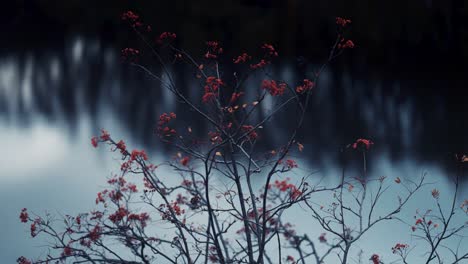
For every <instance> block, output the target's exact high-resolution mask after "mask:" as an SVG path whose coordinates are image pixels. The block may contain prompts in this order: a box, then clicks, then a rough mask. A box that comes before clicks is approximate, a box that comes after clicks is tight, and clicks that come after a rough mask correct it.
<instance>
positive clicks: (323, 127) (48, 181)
mask: <svg viewBox="0 0 468 264" xmlns="http://www.w3.org/2000/svg"><path fill="white" fill-rule="evenodd" d="M2 9H3V10H4V12H3V14H2V16H1V17H0V28H1V32H2V36H1V39H2V42H1V43H2V44H1V45H0V145H2V146H6V148H3V149H4V151H5V152H4V155H2V158H1V159H0V199H1V201H3V205H2V206H3V210H2V211H0V223H1V224H2V226H4V227H8V228H4V230H2V231H0V234H1V236H0V260H4V263H13V262H14V260H15V259H16V257H18V256H19V255H29V256H37V255H38V254H39V253H41V252H43V250H44V248H42V247H40V245H43V244H44V241H40V240H39V241H38V240H30V239H29V238H28V230H27V227H25V226H22V225H21V224H20V223H19V219H18V214H19V211H20V209H21V208H23V207H28V208H31V209H32V210H35V211H36V212H39V213H40V212H43V211H44V210H49V211H50V212H51V213H56V214H72V213H76V212H80V211H86V210H88V209H90V208H91V207H92V206H93V203H94V198H95V193H96V192H97V191H98V190H100V189H101V188H102V187H103V185H104V183H105V180H106V176H109V175H110V174H111V172H112V171H115V170H118V168H119V167H118V161H116V160H115V159H114V158H115V157H113V156H112V154H109V153H107V151H106V150H101V149H100V150H97V151H96V150H94V149H92V147H91V145H90V144H89V139H90V137H91V136H92V135H95V134H97V133H98V131H99V129H101V128H106V129H107V130H109V131H110V132H111V134H113V135H115V136H116V137H120V138H124V139H126V141H127V142H128V145H129V146H132V147H134V148H145V149H148V151H149V152H150V153H152V154H153V157H154V158H155V159H159V160H163V159H164V157H167V155H169V154H170V153H171V152H170V150H168V149H166V148H164V146H162V144H160V143H158V140H157V137H156V136H155V135H154V128H155V121H156V120H157V117H158V116H159V114H160V113H162V112H167V111H176V112H178V114H180V115H179V116H180V118H181V119H189V118H191V115H190V113H187V112H184V111H183V106H181V105H178V104H177V103H176V100H175V99H174V98H173V97H172V96H171V95H170V94H169V93H168V92H166V91H164V90H163V89H161V88H160V87H159V85H158V83H157V82H155V81H154V80H152V79H151V78H149V77H148V76H147V75H146V74H144V73H142V72H139V71H137V70H136V69H135V68H131V67H128V66H127V65H125V64H122V63H121V60H120V50H121V48H124V47H128V46H138V45H140V44H138V39H137V38H136V37H135V35H134V34H133V33H132V32H131V30H129V29H128V27H127V26H126V24H125V23H122V21H120V14H121V13H122V12H123V11H126V10H134V11H135V12H137V13H139V14H140V15H141V17H142V18H143V20H144V22H146V23H148V24H151V25H152V28H153V33H154V34H159V33H160V32H162V31H173V32H176V33H177V34H178V36H179V38H178V40H177V45H179V46H181V47H184V48H185V49H186V50H188V51H189V52H191V53H192V54H203V51H204V47H205V46H204V43H205V41H206V40H219V41H220V42H221V43H222V45H223V47H224V49H225V50H226V54H225V56H226V58H228V59H229V58H232V57H233V56H234V55H237V54H239V53H241V52H245V51H246V52H249V53H252V54H255V52H256V51H258V46H259V45H261V44H262V43H263V42H268V43H272V44H273V45H274V46H275V47H277V49H278V51H279V53H280V55H281V56H282V59H281V60H278V61H277V62H276V64H275V65H274V66H273V67H272V72H273V73H274V74H275V75H276V76H279V78H280V79H283V80H287V81H291V82H295V81H297V80H300V79H302V78H303V76H304V74H305V75H307V74H309V75H310V74H311V73H312V72H313V70H314V69H316V68H317V66H318V65H319V64H320V63H322V62H323V61H324V59H325V58H326V55H327V54H328V50H329V48H330V46H331V44H332V43H333V40H334V37H335V34H336V32H335V31H336V25H335V23H334V20H335V17H336V16H343V17H348V18H350V19H352V21H353V23H352V26H351V27H350V32H349V33H350V37H351V38H352V39H353V41H354V42H355V43H356V45H357V47H356V48H355V49H354V50H351V51H348V52H346V53H345V54H344V55H343V56H341V57H340V58H338V59H337V60H336V61H335V62H334V63H333V64H332V66H331V67H329V68H328V69H327V71H325V72H324V74H323V76H322V77H321V79H320V82H319V86H318V88H317V89H316V92H315V95H314V98H313V104H312V107H311V109H310V113H309V115H308V120H307V125H306V126H305V127H304V132H303V133H302V134H301V135H300V140H301V142H302V143H303V144H304V145H305V146H306V151H305V152H304V157H303V158H302V160H301V162H302V164H303V165H302V166H303V167H304V168H309V169H310V170H318V171H320V173H321V174H322V176H323V177H326V178H329V179H330V180H333V179H336V177H337V175H338V174H337V173H336V172H337V165H338V164H337V162H336V160H337V159H338V152H339V149H340V148H341V147H343V146H345V145H346V144H349V143H350V142H353V141H354V140H355V139H356V138H360V137H364V138H370V139H372V140H373V141H375V143H376V144H375V149H374V150H373V153H372V156H371V157H370V162H369V165H370V166H371V171H372V172H373V173H374V176H380V175H386V176H388V177H397V176H400V177H407V178H415V177H418V176H420V175H421V173H422V172H423V171H427V172H428V173H429V175H430V177H432V178H431V179H432V180H433V181H434V182H437V184H439V185H440V186H441V187H443V188H445V189H444V191H445V192H446V193H449V192H450V191H451V189H450V184H449V183H450V179H451V177H452V176H453V175H454V170H453V168H454V163H453V157H454V155H455V153H466V152H468V140H467V135H468V125H467V123H468V122H467V120H468V119H467V116H468V110H467V102H468V93H467V89H466V88H467V81H468V77H467V76H468V75H467V74H466V73H467V72H468V71H467V70H468V64H467V59H468V20H467V19H466V18H467V17H468V3H467V2H466V1H463V0H446V1H442V0H438V1H435V0H424V1H419V0H411V1H403V0H394V1H349V0H348V1H344V0H343V1H305V0H284V1H279V0H278V1H268V0H257V1H254V0H251V1H247V0H241V1H229V0H227V1H211V0H210V1H208V0H200V1H148V0H147V1H144V0H139V1H124V0H119V1H110V0H101V1H79V0H67V1H51V0H42V1H41V0H23V1H21V0H18V1H7V2H5V3H2ZM148 62H150V61H148ZM173 70H174V71H173V73H174V75H175V76H176V80H178V83H179V85H181V87H183V88H182V89H183V90H185V91H186V92H187V93H188V94H189V95H190V96H191V97H192V98H194V99H197V98H199V97H201V88H200V87H199V86H198V84H196V83H194V82H193V79H194V78H193V72H190V71H184V70H183V68H178V67H174V69H173ZM229 70H230V68H229V67H228V66H226V72H228V71H229ZM253 81H254V82H253V83H252V89H257V88H258V87H255V86H254V85H255V81H257V83H259V82H260V81H261V76H257V77H256V78H254V79H253ZM276 121H278V122H275V123H274V124H273V123H272V124H270V127H269V128H268V130H265V131H262V139H263V142H264V144H265V145H268V144H270V143H272V142H275V141H276V140H277V139H278V138H281V136H282V135H284V134H285V133H287V126H288V117H287V116H284V115H280V117H279V119H278V120H276ZM193 127H194V129H195V130H198V131H204V130H206V129H207V125H206V124H203V123H200V122H196V124H194V125H193ZM273 131H274V133H273ZM444 191H442V195H443V193H444ZM429 195H430V194H429V192H427V193H426V196H427V197H429ZM426 196H424V195H422V196H421V197H420V198H419V199H420V200H418V201H419V204H418V202H415V204H414V206H415V207H419V206H420V204H421V203H422V201H425V199H427V197H426ZM411 214H412V212H408V215H409V216H411ZM402 235H403V233H402ZM395 236H396V235H395ZM376 239H377V238H376ZM369 241H372V240H369ZM393 242H394V241H391V242H390V241H389V242H388V244H392V243H393ZM393 244H394V243H393ZM390 246H391V245H390ZM381 247H382V251H383V250H387V251H388V252H387V253H389V251H390V250H389V247H388V245H387V244H385V243H384V244H383V245H382V246H381ZM389 258H390V257H389ZM2 263H3V261H2Z"/></svg>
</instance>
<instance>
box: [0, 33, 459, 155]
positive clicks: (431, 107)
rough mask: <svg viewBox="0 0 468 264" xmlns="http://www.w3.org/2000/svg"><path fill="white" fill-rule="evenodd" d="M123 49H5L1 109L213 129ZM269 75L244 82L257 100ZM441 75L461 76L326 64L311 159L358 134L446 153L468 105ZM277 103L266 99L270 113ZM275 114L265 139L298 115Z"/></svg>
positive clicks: (183, 76)
mask: <svg viewBox="0 0 468 264" xmlns="http://www.w3.org/2000/svg"><path fill="white" fill-rule="evenodd" d="M117 54H118V51H116V50H115V49H113V48H110V47H104V46H102V45H101V43H100V42H99V41H94V40H87V39H82V38H75V39H74V40H73V41H70V42H69V43H68V44H67V45H65V47H62V48H56V49H53V50H45V51H43V52H32V53H28V54H22V55H8V56H3V57H2V58H1V59H0V80H1V82H0V102H1V110H2V114H1V117H2V118H6V119H7V120H8V119H10V121H15V122H21V123H23V124H26V125H27V124H28V122H29V121H31V120H33V119H34V118H36V117H37V116H43V117H46V118H47V119H48V120H50V121H52V122H53V121H54V120H55V121H57V122H60V120H65V122H64V124H65V125H66V126H69V128H70V130H69V131H70V133H71V134H73V133H74V131H75V128H76V126H77V123H78V121H79V119H80V118H82V117H83V116H89V117H91V119H92V122H93V126H94V127H95V129H96V130H98V129H100V128H101V125H100V124H101V123H102V119H103V118H106V116H105V112H103V111H104V109H110V110H111V111H112V112H113V113H115V114H116V116H118V118H119V120H116V121H115V122H121V123H122V124H124V127H126V128H127V129H128V131H130V134H131V135H132V137H134V138H136V139H141V140H142V142H143V143H146V144H152V143H154V142H156V141H157V140H158V139H157V137H156V136H155V135H154V128H155V121H156V120H157V118H158V116H159V114H161V113H162V112H167V111H175V112H177V113H178V116H179V117H180V119H181V120H186V121H190V123H191V124H192V127H193V129H194V131H197V132H198V133H200V135H203V134H204V133H205V132H206V131H207V130H208V129H209V127H207V124H206V123H204V122H197V119H196V116H194V113H192V112H190V111H186V110H185V112H180V111H181V110H180V109H181V108H183V107H181V105H180V104H177V102H176V100H175V99H174V97H173V96H172V95H171V94H170V93H168V92H167V90H165V89H161V87H159V85H158V83H157V81H155V80H152V79H151V78H150V77H149V76H148V75H146V74H145V73H143V72H140V71H137V70H136V69H135V68H131V67H129V66H126V65H122V64H121V63H120V59H119V57H118V56H117ZM156 71H157V69H156ZM225 72H231V69H225ZM272 73H273V76H278V79H282V80H286V81H288V82H289V83H292V84H294V83H298V82H299V81H300V80H301V78H302V76H300V74H298V70H297V67H296V66H294V65H293V64H290V63H287V62H286V63H283V64H281V65H279V66H278V67H275V68H273V69H272ZM173 74H174V76H175V78H174V79H175V80H176V83H177V85H179V86H180V87H182V90H185V91H186V94H188V96H190V97H192V98H193V99H194V100H195V101H200V98H201V89H202V88H201V87H200V86H199V85H198V83H196V82H194V81H193V80H196V79H195V78H194V77H193V75H194V74H193V73H192V72H191V71H190V70H187V69H186V68H183V67H181V68H177V67H175V68H174V69H173ZM262 78H263V77H262V76H261V75H254V76H252V77H251V79H250V82H248V83H247V85H248V86H249V88H248V89H247V91H248V92H247V94H248V96H250V97H251V98H253V96H254V95H255V92H254V91H255V90H256V89H259V87H260V85H259V84H260V82H261V80H262ZM443 83H445V84H446V85H453V88H457V87H458V86H457V85H458V83H457V82H441V81H439V82H433V83H429V81H409V80H401V81H399V80H395V79H386V77H385V75H378V74H376V75H375V76H372V75H371V76H368V75H366V76H362V77H360V76H359V75H351V74H350V73H349V72H346V71H345V72H344V73H342V72H341V71H340V70H330V71H327V72H325V73H324V75H323V76H322V78H321V83H320V84H319V86H318V88H316V90H315V95H314V96H313V104H312V106H311V108H310V111H309V117H308V119H309V120H308V122H307V124H306V126H305V128H304V132H303V133H302V134H301V135H300V137H299V138H300V139H301V140H302V143H304V144H306V145H310V146H311V148H310V149H309V151H310V153H309V154H308V157H310V159H314V160H320V159H321V158H323V157H322V155H321V153H330V152H336V150H338V149H339V148H340V147H342V146H344V145H346V144H347V143H349V142H352V141H353V140H355V139H356V138H359V137H367V138H371V139H373V140H374V141H375V142H377V148H379V146H380V148H381V150H382V151H388V152H389V153H390V154H391V157H392V158H401V157H403V156H405V155H410V154H411V155H416V156H415V157H416V158H418V159H422V160H431V159H434V160H438V159H440V158H441V157H446V156H448V155H449V154H450V153H451V151H456V150H457V147H458V148H460V149H462V148H463V147H465V146H466V145H467V144H466V139H463V138H461V135H462V133H463V132H466V131H467V129H466V124H464V122H462V120H464V119H463V117H464V116H466V113H464V112H463V111H458V112H457V111H456V110H457V109H458V110H462V109H461V108H460V106H459V105H457V102H459V101H457V100H460V99H459V98H455V99H450V100H452V102H453V100H454V102H455V105H454V104H449V103H448V102H450V101H448V99H449V97H448V96H449V95H450V93H441V92H434V91H435V89H434V88H437V87H439V86H440V85H441V84H443ZM415 86H416V87H415ZM419 86H423V87H419ZM250 87H251V88H250ZM249 91H250V94H249ZM251 100H253V99H251ZM267 101H268V100H267ZM272 107H273V106H269V105H266V106H265V112H264V113H263V114H266V112H267V110H268V109H271V108H272ZM453 110H455V111H453ZM260 114H262V113H260ZM258 118H260V116H259V117H258ZM276 118H277V119H278V120H279V122H272V123H275V124H282V125H281V126H278V127H270V126H269V125H268V124H267V125H266V126H265V128H264V129H263V131H260V135H261V137H262V141H263V144H265V146H267V147H273V146H275V145H276V143H277V140H276V139H277V138H278V137H280V136H281V135H282V134H284V133H287V131H286V129H287V128H288V127H289V124H290V122H292V120H291V117H290V116H285V113H280V114H279V115H278V116H277V117H276ZM182 129H186V128H182ZM458 136H459V137H458ZM335 157H336V156H335Z"/></svg>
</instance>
